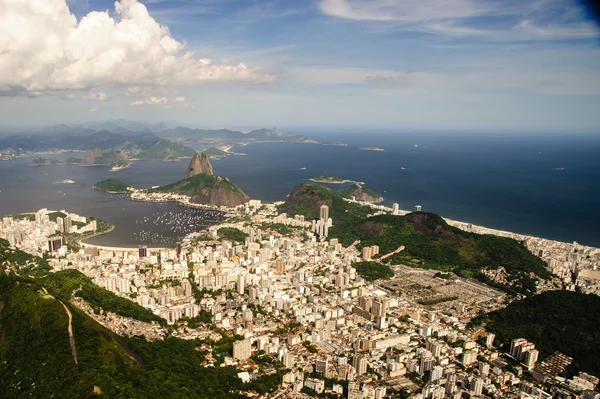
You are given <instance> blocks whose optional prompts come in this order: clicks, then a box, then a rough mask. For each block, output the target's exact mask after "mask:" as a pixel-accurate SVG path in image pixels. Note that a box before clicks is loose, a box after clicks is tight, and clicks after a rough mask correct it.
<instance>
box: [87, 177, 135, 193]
mask: <svg viewBox="0 0 600 399" xmlns="http://www.w3.org/2000/svg"><path fill="white" fill-rule="evenodd" d="M94 188H95V189H96V190H100V191H107V192H110V193H126V192H128V190H127V189H128V188H129V185H127V184H125V183H123V182H122V181H121V180H118V179H106V180H102V181H101V182H98V183H96V184H94Z"/></svg>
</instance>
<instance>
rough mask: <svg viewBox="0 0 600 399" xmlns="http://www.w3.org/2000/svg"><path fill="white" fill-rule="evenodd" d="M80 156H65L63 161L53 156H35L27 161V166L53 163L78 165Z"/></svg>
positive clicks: (51, 164) (50, 164)
mask: <svg viewBox="0 0 600 399" xmlns="http://www.w3.org/2000/svg"><path fill="white" fill-rule="evenodd" d="M81 160H82V158H67V159H66V160H64V161H59V160H58V159H54V158H42V157H37V158H35V159H34V160H33V161H31V162H30V163H29V166H54V165H78V164H79V163H80V162H81Z"/></svg>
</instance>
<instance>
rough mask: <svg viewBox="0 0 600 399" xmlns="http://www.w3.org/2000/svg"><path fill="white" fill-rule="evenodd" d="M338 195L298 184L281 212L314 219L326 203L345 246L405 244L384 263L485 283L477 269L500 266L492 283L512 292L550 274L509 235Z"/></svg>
mask: <svg viewBox="0 0 600 399" xmlns="http://www.w3.org/2000/svg"><path fill="white" fill-rule="evenodd" d="M343 195H344V190H339V191H334V190H330V189H329V188H327V187H325V186H322V185H318V184H308V183H303V184H300V185H298V186H296V187H295V188H294V190H292V192H291V193H290V195H289V197H288V200H287V201H286V202H285V203H284V204H283V205H282V206H281V207H280V211H282V212H288V213H289V214H290V215H295V214H299V215H304V216H305V217H306V218H308V219H315V218H318V217H319V208H320V206H321V205H328V206H329V207H330V211H329V214H330V216H331V218H332V219H333V227H331V228H330V229H329V238H338V239H339V241H340V243H342V244H343V245H344V246H349V245H351V244H352V243H353V242H354V241H356V240H360V243H359V244H358V248H359V249H362V248H363V247H366V246H372V245H378V246H379V247H380V254H381V255H382V254H386V253H390V252H393V251H395V250H396V249H398V248H399V247H400V246H404V247H405V249H404V250H403V251H402V252H400V253H398V254H396V255H393V256H391V257H389V258H388V259H386V263H391V264H406V265H408V266H414V267H421V268H430V269H437V270H442V271H453V272H455V273H457V274H459V275H461V276H463V277H476V278H479V279H481V280H482V281H485V282H488V283H489V281H488V280H487V277H485V275H483V274H482V273H480V269H481V268H482V267H488V268H492V269H496V268H499V267H501V266H502V267H504V268H505V269H506V271H507V274H508V277H507V278H508V280H509V281H508V282H507V284H502V285H500V284H496V283H494V285H496V286H497V287H498V288H501V289H504V290H505V291H507V292H509V293H511V294H518V293H522V294H531V293H532V292H534V291H535V282H534V280H533V278H532V276H533V275H535V276H538V277H541V278H548V277H549V275H550V274H549V272H548V271H547V270H546V268H545V263H544V261H542V260H541V259H540V258H538V257H536V256H535V255H533V254H532V253H531V252H530V251H529V250H528V249H527V248H525V247H524V246H523V245H522V244H521V243H519V242H517V241H515V240H513V239H510V238H503V237H497V236H492V235H480V234H475V233H468V232H464V231H462V230H459V229H457V228H454V227H452V226H449V225H448V224H447V223H446V222H445V221H444V219H442V218H441V217H440V216H438V215H435V214H433V213H425V212H414V213H411V214H409V215H406V216H393V215H378V216H372V217H368V215H369V214H372V213H373V212H374V211H373V210H372V209H370V208H367V207H363V206H360V205H357V204H351V203H348V202H346V201H344V200H343V199H342V196H343Z"/></svg>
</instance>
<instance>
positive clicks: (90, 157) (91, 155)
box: [79, 148, 104, 166]
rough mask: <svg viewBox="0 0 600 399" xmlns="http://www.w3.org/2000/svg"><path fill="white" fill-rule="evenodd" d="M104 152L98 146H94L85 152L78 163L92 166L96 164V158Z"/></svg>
mask: <svg viewBox="0 0 600 399" xmlns="http://www.w3.org/2000/svg"><path fill="white" fill-rule="evenodd" d="M103 154H104V152H103V151H102V150H101V149H100V148H96V149H95V150H92V151H90V152H88V153H87V154H85V157H84V158H83V159H82V160H81V163H80V164H79V165H81V166H94V165H95V164H96V160H97V159H98V158H100V157H101V156H102V155H103Z"/></svg>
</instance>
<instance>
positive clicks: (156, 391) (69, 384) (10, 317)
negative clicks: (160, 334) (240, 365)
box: [0, 272, 250, 399]
mask: <svg viewBox="0 0 600 399" xmlns="http://www.w3.org/2000/svg"><path fill="white" fill-rule="evenodd" d="M42 287H43V285H42V284H40V283H39V282H38V281H36V280H31V279H23V278H20V277H9V276H6V274H4V272H0V288H1V289H0V337H1V339H0V378H1V379H2V384H0V397H3V398H16V397H39V398H42V397H43V398H50V397H56V398H91V397H97V396H99V395H100V393H101V396H103V397H107V398H156V399H159V398H242V397H243V396H241V395H239V394H236V393H235V392H236V391H241V390H243V389H247V388H249V387H250V386H245V385H244V384H243V383H242V382H241V380H240V379H239V378H238V377H237V373H238V372H239V370H237V369H235V368H234V367H222V368H221V367H218V368H205V367H203V366H202V362H203V361H204V357H205V353H204V352H201V351H198V350H196V348H197V347H198V346H199V345H200V344H201V342H200V341H184V340H179V339H175V338H168V339H166V340H164V341H160V340H159V341H153V342H147V341H146V340H145V339H144V338H141V337H136V338H124V337H119V336H117V335H115V334H114V333H112V332H110V331H108V330H107V329H105V328H104V327H102V326H101V325H99V324H98V323H96V322H95V321H94V320H92V319H91V318H89V317H88V316H87V315H86V314H84V313H83V312H82V311H80V310H79V309H78V308H76V307H75V306H73V305H71V304H70V303H69V302H68V301H67V300H65V299H64V298H62V297H60V296H59V295H58V294H57V293H55V292H53V291H52V290H51V289H50V288H48V292H49V294H46V293H45V292H44V291H43V289H42ZM63 304H64V305H63ZM65 306H66V307H67V308H68V309H69V311H70V312H71V315H72V331H73V337H74V346H75V352H76V356H77V364H75V360H74V356H73V352H72V349H71V346H70V341H69V333H68V325H69V318H68V315H67V313H66V311H65ZM94 390H95V391H96V392H97V393H94Z"/></svg>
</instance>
